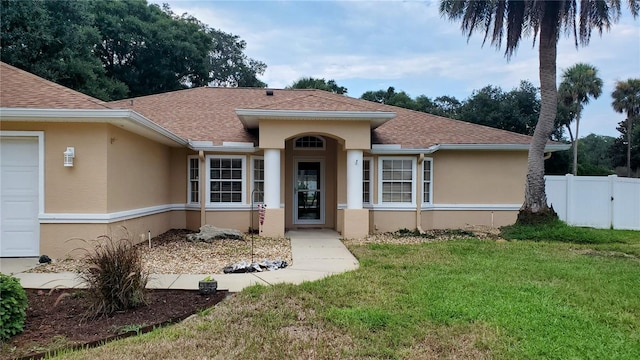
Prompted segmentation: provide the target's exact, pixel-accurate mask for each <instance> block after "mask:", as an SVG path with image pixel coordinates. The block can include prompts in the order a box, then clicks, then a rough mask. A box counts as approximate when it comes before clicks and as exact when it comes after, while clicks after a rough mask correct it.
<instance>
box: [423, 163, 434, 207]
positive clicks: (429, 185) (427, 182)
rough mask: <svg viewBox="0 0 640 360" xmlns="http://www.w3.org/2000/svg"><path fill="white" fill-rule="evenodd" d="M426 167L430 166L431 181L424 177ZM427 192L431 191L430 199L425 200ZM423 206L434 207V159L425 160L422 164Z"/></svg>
mask: <svg viewBox="0 0 640 360" xmlns="http://www.w3.org/2000/svg"><path fill="white" fill-rule="evenodd" d="M425 166H429V179H426V178H425V177H424V171H425V170H426V167H425ZM425 190H429V199H428V201H427V200H425V198H424V195H425ZM422 204H423V205H433V158H424V161H423V162H422Z"/></svg>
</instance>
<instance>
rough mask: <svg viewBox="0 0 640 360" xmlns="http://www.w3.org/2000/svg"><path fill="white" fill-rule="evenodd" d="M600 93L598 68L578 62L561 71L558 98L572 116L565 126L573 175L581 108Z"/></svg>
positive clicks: (576, 169)
mask: <svg viewBox="0 0 640 360" xmlns="http://www.w3.org/2000/svg"><path fill="white" fill-rule="evenodd" d="M600 94H602V79H601V78H600V77H598V69H596V67H595V66H593V65H590V64H585V63H578V64H575V65H573V66H571V67H570V68H568V69H566V70H565V71H563V73H562V82H561V83H560V87H559V89H558V98H559V101H560V102H561V103H563V104H564V105H565V106H567V107H568V108H569V109H571V111H570V112H569V114H571V115H572V116H570V118H569V119H568V123H567V124H566V126H567V130H568V131H569V135H570V136H571V142H572V143H573V167H572V169H573V175H577V174H578V135H579V130H580V118H581V116H582V110H583V108H584V105H586V104H588V103H589V99H590V98H591V97H593V98H594V99H597V98H598V97H600ZM572 121H575V123H576V137H575V139H574V137H573V134H572V133H571V127H570V126H569V124H570V123H571V122H572Z"/></svg>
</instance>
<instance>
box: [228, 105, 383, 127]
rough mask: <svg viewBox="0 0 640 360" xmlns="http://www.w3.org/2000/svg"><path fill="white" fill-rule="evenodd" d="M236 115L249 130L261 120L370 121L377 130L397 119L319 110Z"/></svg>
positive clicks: (253, 111)
mask: <svg viewBox="0 0 640 360" xmlns="http://www.w3.org/2000/svg"><path fill="white" fill-rule="evenodd" d="M236 115H238V117H239V118H240V121H241V122H242V125H244V127H245V128H247V129H255V128H258V123H259V120H260V119H277V120H304V119H314V120H346V121H369V123H370V125H371V128H372V129H375V128H377V127H378V126H380V125H382V124H384V123H385V122H387V121H389V120H391V119H393V118H395V117H396V113H394V112H387V111H319V110H264V109H236Z"/></svg>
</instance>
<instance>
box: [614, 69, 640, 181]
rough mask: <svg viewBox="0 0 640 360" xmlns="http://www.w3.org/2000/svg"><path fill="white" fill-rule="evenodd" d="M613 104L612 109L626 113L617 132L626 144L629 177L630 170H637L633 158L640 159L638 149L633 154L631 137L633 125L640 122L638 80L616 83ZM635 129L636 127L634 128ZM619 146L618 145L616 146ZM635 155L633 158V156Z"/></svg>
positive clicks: (639, 83)
mask: <svg viewBox="0 0 640 360" xmlns="http://www.w3.org/2000/svg"><path fill="white" fill-rule="evenodd" d="M611 97H612V98H613V102H612V103H611V105H612V106H613V109H614V110H615V111H617V112H620V113H626V114H627V118H626V119H625V120H624V121H623V122H621V123H620V126H619V127H618V131H620V132H621V133H622V134H623V135H626V144H627V164H626V166H627V176H631V172H632V170H631V169H632V168H634V167H635V168H638V165H637V163H636V165H635V166H634V162H633V159H632V158H634V157H636V156H637V157H640V155H639V154H638V153H640V149H638V148H637V147H636V148H635V154H634V151H632V150H633V147H634V144H633V135H634V123H638V122H640V79H628V80H627V81H618V82H617V83H616V88H615V90H614V91H613V93H612V94H611ZM636 127H637V126H636ZM617 146H619V145H617ZM634 155H635V156H634Z"/></svg>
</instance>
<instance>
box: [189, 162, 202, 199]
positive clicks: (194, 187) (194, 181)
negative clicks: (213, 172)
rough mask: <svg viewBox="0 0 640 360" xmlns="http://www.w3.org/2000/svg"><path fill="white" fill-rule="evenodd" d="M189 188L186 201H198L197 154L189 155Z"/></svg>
mask: <svg viewBox="0 0 640 360" xmlns="http://www.w3.org/2000/svg"><path fill="white" fill-rule="evenodd" d="M188 159H189V189H188V193H187V197H188V202H189V203H191V204H198V203H200V159H198V157H197V156H189V157H188Z"/></svg>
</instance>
